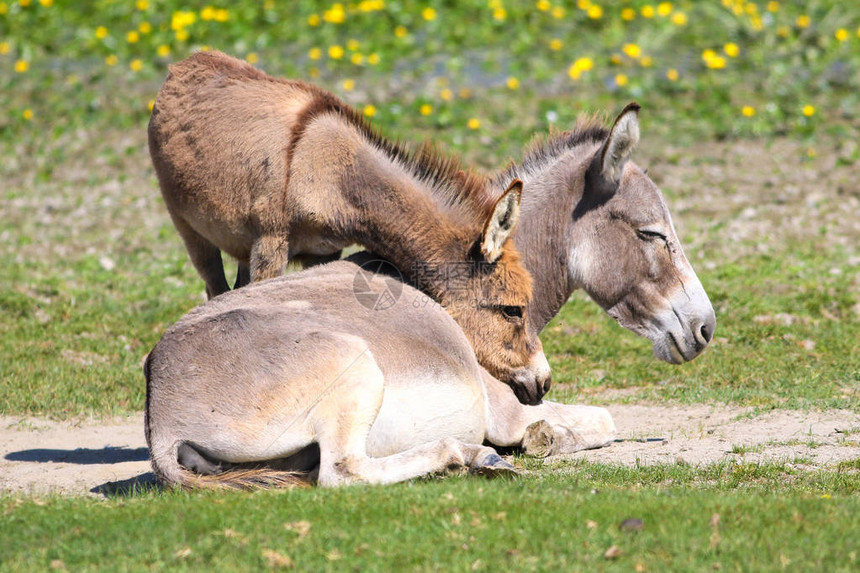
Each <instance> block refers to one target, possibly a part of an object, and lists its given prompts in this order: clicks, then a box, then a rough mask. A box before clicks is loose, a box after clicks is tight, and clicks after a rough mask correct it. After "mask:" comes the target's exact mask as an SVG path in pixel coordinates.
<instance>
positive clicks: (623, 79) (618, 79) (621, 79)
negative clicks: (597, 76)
mask: <svg viewBox="0 0 860 573" xmlns="http://www.w3.org/2000/svg"><path fill="white" fill-rule="evenodd" d="M627 83H628V80H627V76H626V75H624V74H618V75H616V76H615V84H616V85H617V86H618V87H624V86H626V85H627Z"/></svg>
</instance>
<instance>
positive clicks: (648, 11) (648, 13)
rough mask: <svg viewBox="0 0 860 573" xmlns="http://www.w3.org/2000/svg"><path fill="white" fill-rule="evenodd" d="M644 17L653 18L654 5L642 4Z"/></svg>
mask: <svg viewBox="0 0 860 573" xmlns="http://www.w3.org/2000/svg"><path fill="white" fill-rule="evenodd" d="M642 17H643V18H653V17H654V6H651V5H650V4H646V5H645V6H642Z"/></svg>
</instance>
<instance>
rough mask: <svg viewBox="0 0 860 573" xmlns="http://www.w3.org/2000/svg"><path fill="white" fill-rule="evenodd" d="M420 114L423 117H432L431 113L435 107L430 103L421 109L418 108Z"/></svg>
mask: <svg viewBox="0 0 860 573" xmlns="http://www.w3.org/2000/svg"><path fill="white" fill-rule="evenodd" d="M418 113H420V114H421V115H430V114H431V113H433V106H432V105H430V104H429V103H425V104H424V105H422V106H421V107H420V108H418Z"/></svg>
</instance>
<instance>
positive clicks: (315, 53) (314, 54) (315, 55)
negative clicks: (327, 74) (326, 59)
mask: <svg viewBox="0 0 860 573" xmlns="http://www.w3.org/2000/svg"><path fill="white" fill-rule="evenodd" d="M308 57H309V58H310V59H312V60H318V59H320V58H322V50H320V49H319V48H311V49H310V50H308Z"/></svg>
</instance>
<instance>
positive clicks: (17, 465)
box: [0, 405, 860, 495]
mask: <svg viewBox="0 0 860 573" xmlns="http://www.w3.org/2000/svg"><path fill="white" fill-rule="evenodd" d="M609 409H610V411H611V412H612V415H613V417H614V418H615V422H616V424H617V426H618V434H619V439H620V440H623V441H619V442H616V443H614V444H612V445H611V446H610V447H608V448H603V449H600V450H592V451H587V452H579V453H577V454H574V455H573V456H570V457H572V458H574V459H585V460H590V461H598V462H604V463H617V464H624V465H628V466H632V465H636V464H643V465H644V464H659V463H676V462H684V463H688V464H693V465H699V464H707V463H713V462H719V461H725V460H744V461H751V462H762V461H780V462H788V463H791V464H794V465H798V466H810V467H815V468H823V467H827V466H830V465H833V464H836V463H838V462H840V461H845V460H854V459H858V458H860V441H858V440H857V439H856V437H857V435H858V434H860V415H858V414H856V413H852V412H848V411H842V410H840V411H833V410H831V411H825V412H798V411H772V412H768V413H766V414H764V415H760V416H752V415H750V414H751V411H750V410H748V409H744V408H729V407H712V406H673V407H667V406H655V405H635V406H628V405H615V406H610V407H609ZM733 449H734V450H736V451H740V450H741V449H743V450H745V451H746V453H742V454H741V453H732V451H733ZM153 482H154V477H153V475H152V473H151V472H150V468H149V456H148V452H147V449H146V442H145V441H144V436H143V415H142V414H137V415H135V416H131V417H128V418H123V419H117V420H113V421H110V422H78V423H72V422H52V421H47V420H40V419H33V418H16V417H0V493H2V492H18V493H48V492H53V493H62V494H69V495H85V494H88V493H89V494H93V495H112V494H114V493H117V492H119V493H121V492H124V491H127V489H128V488H129V487H130V486H132V485H134V484H152V483H153Z"/></svg>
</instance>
